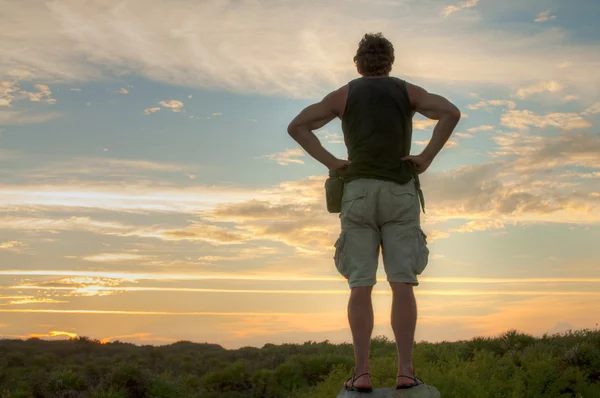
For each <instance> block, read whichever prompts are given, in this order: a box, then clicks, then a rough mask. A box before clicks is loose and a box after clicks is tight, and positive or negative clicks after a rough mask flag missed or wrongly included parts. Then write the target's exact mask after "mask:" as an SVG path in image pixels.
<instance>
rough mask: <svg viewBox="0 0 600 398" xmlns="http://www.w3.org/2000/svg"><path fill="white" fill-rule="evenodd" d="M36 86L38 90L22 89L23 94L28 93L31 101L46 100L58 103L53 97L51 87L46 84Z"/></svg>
mask: <svg viewBox="0 0 600 398" xmlns="http://www.w3.org/2000/svg"><path fill="white" fill-rule="evenodd" d="M34 87H35V89H36V90H37V91H35V92H27V91H21V94H25V95H27V97H28V98H29V101H31V102H46V103H48V104H55V103H56V100H55V99H54V98H52V91H51V90H50V87H48V86H46V85H45V84H36V85H35V86H34Z"/></svg>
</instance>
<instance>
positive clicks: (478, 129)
mask: <svg viewBox="0 0 600 398" xmlns="http://www.w3.org/2000/svg"><path fill="white" fill-rule="evenodd" d="M495 128H496V127H495V126H491V125H483V126H477V127H471V128H470V129H467V131H468V132H469V133H478V132H481V131H492V130H494V129H495Z"/></svg>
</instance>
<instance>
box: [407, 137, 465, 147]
mask: <svg viewBox="0 0 600 398" xmlns="http://www.w3.org/2000/svg"><path fill="white" fill-rule="evenodd" d="M414 144H415V145H419V146H426V145H427V144H429V140H423V141H414ZM456 146H458V141H456V140H455V139H452V138H450V139H449V140H448V141H446V144H444V149H450V148H454V147H456Z"/></svg>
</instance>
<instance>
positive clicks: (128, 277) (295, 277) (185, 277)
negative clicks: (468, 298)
mask: <svg viewBox="0 0 600 398" xmlns="http://www.w3.org/2000/svg"><path fill="white" fill-rule="evenodd" d="M0 275H9V276H64V277H67V278H65V279H61V280H60V281H62V282H60V283H64V284H67V285H68V284H73V283H84V284H88V283H93V284H98V285H101V286H113V284H121V283H124V282H125V281H128V282H135V281H142V280H149V281H206V280H240V281H274V282H279V281H306V282H315V281H324V282H326V281H340V280H341V279H340V277H338V276H315V275H302V274H299V273H291V272H290V273H279V274H274V273H264V272H262V273H256V272H254V273H250V272H248V273H229V272H227V273H225V272H222V273H193V272H190V273H169V272H113V271H80V270H73V269H67V270H47V269H38V270H0ZM81 278H84V279H81ZM88 278H91V279H88ZM96 278H100V281H98V280H97V279H96ZM385 280H386V278H385V277H380V278H379V279H378V281H382V282H383V281H385ZM422 280H423V281H426V282H428V283H449V284H505V283H515V284H525V285H528V284H534V283H549V284H554V283H600V277H598V278H594V277H552V278H549V277H536V278H481V277H477V278H476V277H427V276H424V277H422ZM51 283H52V284H53V285H56V284H58V282H51ZM25 286H27V285H19V286H18V287H15V288H14V289H21V288H25ZM36 286H37V285H32V287H31V289H36ZM40 286H44V285H40ZM347 292H348V291H347V290H346V293H347Z"/></svg>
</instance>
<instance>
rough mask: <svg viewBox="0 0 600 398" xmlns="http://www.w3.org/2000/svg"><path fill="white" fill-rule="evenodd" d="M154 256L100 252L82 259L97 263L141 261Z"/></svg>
mask: <svg viewBox="0 0 600 398" xmlns="http://www.w3.org/2000/svg"><path fill="white" fill-rule="evenodd" d="M151 258H153V257H152V256H147V255H141V254H135V253H100V254H93V255H89V256H83V257H82V259H83V260H85V261H91V262H95V263H114V262H126V261H140V260H148V259H151Z"/></svg>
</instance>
